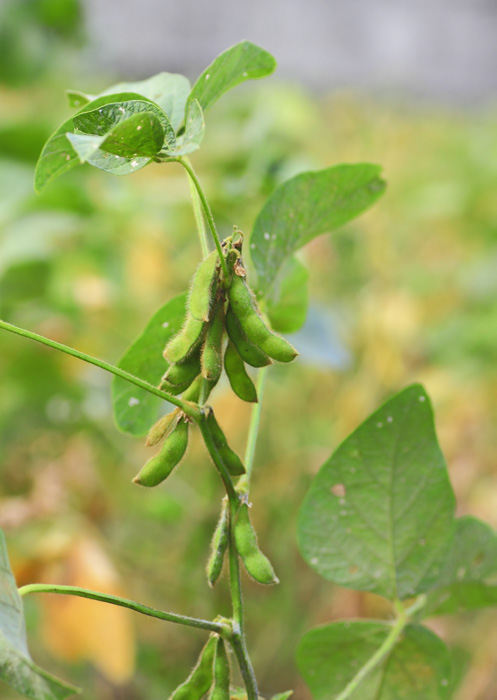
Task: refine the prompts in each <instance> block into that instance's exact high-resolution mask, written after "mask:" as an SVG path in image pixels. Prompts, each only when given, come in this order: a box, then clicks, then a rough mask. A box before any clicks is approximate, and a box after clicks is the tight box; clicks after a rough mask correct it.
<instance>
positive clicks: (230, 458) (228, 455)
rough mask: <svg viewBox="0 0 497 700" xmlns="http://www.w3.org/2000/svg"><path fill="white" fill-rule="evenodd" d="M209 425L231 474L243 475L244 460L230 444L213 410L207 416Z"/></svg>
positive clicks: (217, 447) (218, 449) (215, 443)
mask: <svg viewBox="0 0 497 700" xmlns="http://www.w3.org/2000/svg"><path fill="white" fill-rule="evenodd" d="M207 426H208V428H209V430H210V433H211V435H212V439H213V441H214V445H215V446H216V449H217V451H218V452H219V456H220V457H221V459H222V461H223V464H224V466H225V467H226V469H227V470H228V471H229V473H230V474H231V476H242V474H245V467H244V466H243V462H242V460H241V459H240V457H239V456H238V455H237V454H236V452H233V450H232V449H231V447H230V446H229V445H228V441H227V440H226V436H225V434H224V433H223V431H222V430H221V428H220V426H219V423H218V422H217V420H216V417H215V416H214V412H213V411H212V410H211V411H209V415H208V416H207Z"/></svg>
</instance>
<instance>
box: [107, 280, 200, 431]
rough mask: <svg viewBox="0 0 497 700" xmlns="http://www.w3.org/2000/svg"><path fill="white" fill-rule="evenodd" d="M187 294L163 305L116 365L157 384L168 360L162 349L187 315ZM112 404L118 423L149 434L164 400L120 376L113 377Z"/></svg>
mask: <svg viewBox="0 0 497 700" xmlns="http://www.w3.org/2000/svg"><path fill="white" fill-rule="evenodd" d="M185 304H186V294H184V293H183V294H179V295H178V296H176V297H174V298H173V299H171V301H169V302H168V303H167V304H165V305H164V306H162V307H161V308H160V309H159V310H158V311H157V312H156V313H155V314H154V315H153V316H152V318H151V319H150V321H149V322H148V324H147V326H146V327H145V330H144V331H143V333H141V335H139V336H138V338H137V339H136V340H135V341H134V342H133V343H132V344H131V345H130V347H129V348H128V349H127V350H126V352H125V353H124V355H123V356H122V357H121V359H120V360H119V362H118V363H117V366H118V367H120V368H121V369H124V370H126V371H127V372H131V373H132V374H134V375H135V376H136V377H139V378H140V379H145V380H146V381H147V382H150V384H153V385H154V386H157V384H159V382H160V379H161V377H162V375H163V374H164V373H165V371H166V369H167V367H168V364H167V362H166V360H165V359H164V358H163V356H162V351H163V350H164V347H165V345H166V343H167V342H168V341H169V339H170V338H172V337H173V335H175V334H176V333H177V332H178V331H179V329H180V328H181V326H182V325H183V321H184V318H185ZM112 404H113V408H114V417H115V420H116V424H117V427H118V428H119V429H120V430H122V431H123V432H124V433H129V434H130V435H136V436H141V435H146V434H147V432H148V430H149V429H150V427H151V426H152V424H153V423H154V422H155V420H156V418H157V414H158V409H159V406H160V404H161V400H160V399H158V398H157V397H156V396H153V395H152V394H150V393H149V392H148V391H145V390H144V389H139V388H138V387H135V386H131V385H130V384H129V382H126V381H125V380H123V379H120V378H119V377H114V378H113V380H112Z"/></svg>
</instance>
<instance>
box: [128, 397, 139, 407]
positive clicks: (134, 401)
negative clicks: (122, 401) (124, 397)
mask: <svg viewBox="0 0 497 700" xmlns="http://www.w3.org/2000/svg"><path fill="white" fill-rule="evenodd" d="M139 403H140V399H137V398H135V397H134V396H132V397H131V398H130V399H129V401H128V406H138V404H139Z"/></svg>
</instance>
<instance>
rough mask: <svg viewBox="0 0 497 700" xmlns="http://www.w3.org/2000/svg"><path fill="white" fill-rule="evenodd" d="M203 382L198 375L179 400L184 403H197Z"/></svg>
mask: <svg viewBox="0 0 497 700" xmlns="http://www.w3.org/2000/svg"><path fill="white" fill-rule="evenodd" d="M203 381H204V380H203V378H202V377H201V376H200V375H199V376H198V377H196V378H195V379H194V380H193V382H192V383H191V384H190V386H189V387H188V388H187V389H186V390H185V392H184V394H183V395H182V397H181V398H182V399H183V400H184V401H193V403H197V402H198V400H199V398H200V391H201V389H202V382H203Z"/></svg>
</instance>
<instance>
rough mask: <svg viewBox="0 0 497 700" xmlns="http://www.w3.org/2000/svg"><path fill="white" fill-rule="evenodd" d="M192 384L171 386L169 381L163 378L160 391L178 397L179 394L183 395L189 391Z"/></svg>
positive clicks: (184, 383)
mask: <svg viewBox="0 0 497 700" xmlns="http://www.w3.org/2000/svg"><path fill="white" fill-rule="evenodd" d="M190 384H191V381H189V382H183V384H171V383H170V382H168V381H167V379H165V378H164V377H162V379H161V382H160V384H159V389H160V390H161V391H166V392H167V393H168V394H172V395H173V396H177V395H178V394H182V393H183V392H184V391H185V390H186V389H188V387H189V386H190Z"/></svg>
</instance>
